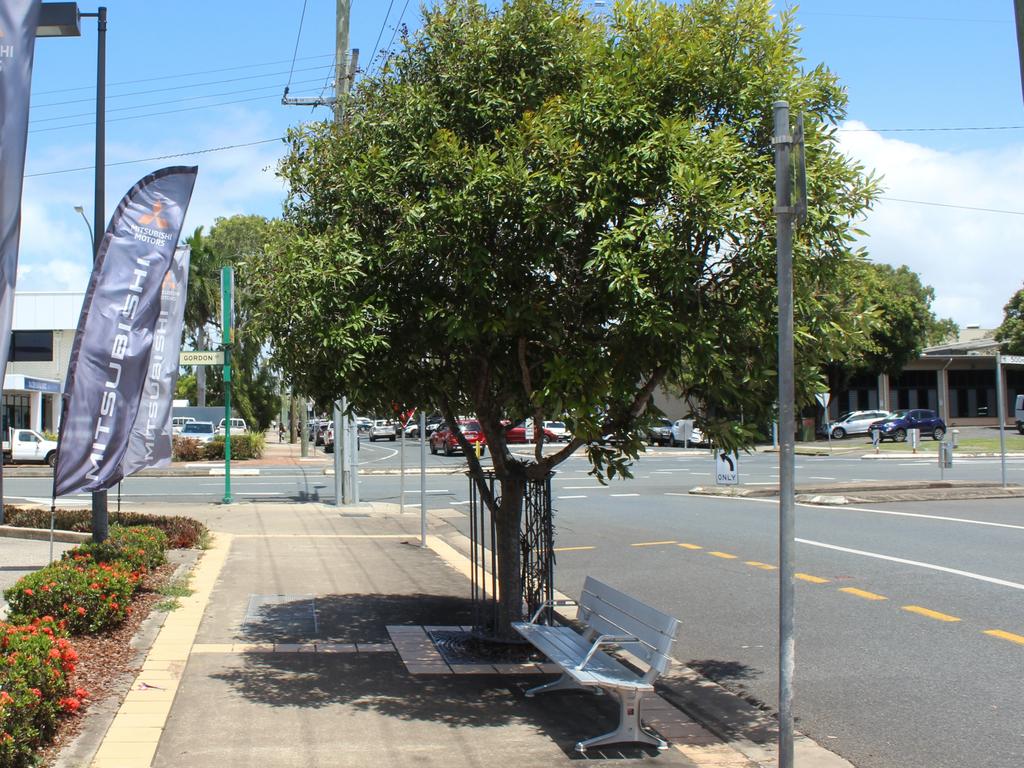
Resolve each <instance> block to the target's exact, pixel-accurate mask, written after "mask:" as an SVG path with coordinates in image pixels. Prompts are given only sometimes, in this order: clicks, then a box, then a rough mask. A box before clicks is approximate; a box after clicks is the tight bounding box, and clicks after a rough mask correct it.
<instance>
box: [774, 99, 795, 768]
mask: <svg viewBox="0 0 1024 768" xmlns="http://www.w3.org/2000/svg"><path fill="white" fill-rule="evenodd" d="M772 109H773V112H774V118H775V127H774V131H773V136H772V144H774V146H775V200H776V205H775V221H776V230H775V231H776V236H775V238H776V239H775V242H776V248H777V249H778V263H777V272H778V288H779V423H780V425H781V433H782V434H781V436H780V440H779V442H780V448H779V763H778V764H779V768H793V670H794V666H795V664H794V651H795V643H794V636H793V634H794V633H793V616H794V606H793V599H794V590H793V549H794V541H793V534H794V522H793V500H794V486H795V447H796V446H795V444H794V439H795V436H794V433H793V429H794V427H795V424H796V419H795V413H794V400H795V397H796V394H795V385H794V374H793V210H792V208H791V206H790V202H791V189H790V168H789V152H790V143H791V138H790V132H789V104H788V103H787V102H785V101H777V102H775V103H774V104H773V105H772Z"/></svg>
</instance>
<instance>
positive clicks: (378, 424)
mask: <svg viewBox="0 0 1024 768" xmlns="http://www.w3.org/2000/svg"><path fill="white" fill-rule="evenodd" d="M397 436H398V427H397V426H396V425H395V422H393V421H388V420H386V419H377V420H376V421H374V422H373V425H372V426H371V427H370V442H371V443H375V442H377V441H378V440H390V441H391V442H394V441H395V438H396V437H397Z"/></svg>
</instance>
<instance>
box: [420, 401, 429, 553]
mask: <svg viewBox="0 0 1024 768" xmlns="http://www.w3.org/2000/svg"><path fill="white" fill-rule="evenodd" d="M419 423H420V546H421V547H425V546H427V416H426V413H425V412H424V411H423V409H422V408H421V409H420V422H419Z"/></svg>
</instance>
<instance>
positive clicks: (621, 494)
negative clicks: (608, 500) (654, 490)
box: [609, 493, 640, 498]
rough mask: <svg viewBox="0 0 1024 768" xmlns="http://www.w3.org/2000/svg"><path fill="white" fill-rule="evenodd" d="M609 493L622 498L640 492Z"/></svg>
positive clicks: (636, 494) (637, 494)
mask: <svg viewBox="0 0 1024 768" xmlns="http://www.w3.org/2000/svg"><path fill="white" fill-rule="evenodd" d="M609 495H611V496H614V497H616V498H622V497H623V496H639V495H640V494H639V493H612V494H609Z"/></svg>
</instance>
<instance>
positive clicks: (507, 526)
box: [494, 475, 525, 640]
mask: <svg viewBox="0 0 1024 768" xmlns="http://www.w3.org/2000/svg"><path fill="white" fill-rule="evenodd" d="M500 482H501V504H500V506H499V507H498V509H497V511H496V512H495V515H494V524H495V526H494V527H495V536H496V537H497V540H496V541H495V542H494V546H495V552H496V554H497V559H498V594H499V598H498V626H497V627H495V628H494V634H495V636H496V637H497V638H498V639H500V640H514V639H516V638H517V637H518V635H517V634H516V632H515V630H513V629H512V622H514V621H522V620H523V584H522V552H521V549H520V544H519V541H520V528H521V526H522V521H523V498H524V495H525V482H524V479H523V478H522V477H518V476H515V475H513V476H511V477H503V478H501V479H500Z"/></svg>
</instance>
